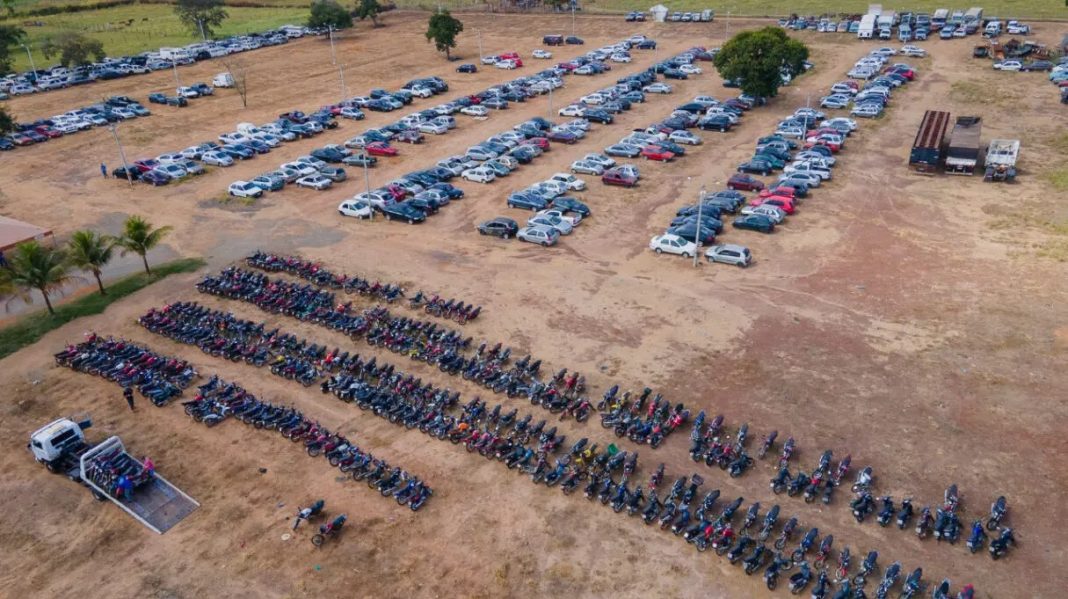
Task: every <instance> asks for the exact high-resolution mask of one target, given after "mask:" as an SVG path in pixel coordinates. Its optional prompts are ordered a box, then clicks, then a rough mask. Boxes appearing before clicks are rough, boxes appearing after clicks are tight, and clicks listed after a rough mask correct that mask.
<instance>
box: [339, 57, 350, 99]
mask: <svg viewBox="0 0 1068 599" xmlns="http://www.w3.org/2000/svg"><path fill="white" fill-rule="evenodd" d="M337 72H338V75H339V76H340V78H341V99H342V100H344V99H345V97H346V96H348V95H349V94H348V92H347V91H346V90H345V65H343V64H339V65H337Z"/></svg>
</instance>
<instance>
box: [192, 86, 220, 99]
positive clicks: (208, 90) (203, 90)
mask: <svg viewBox="0 0 1068 599" xmlns="http://www.w3.org/2000/svg"><path fill="white" fill-rule="evenodd" d="M190 88H191V89H192V90H193V91H195V92H197V93H198V94H200V95H202V96H210V95H212V94H214V93H215V90H214V89H213V88H212V87H211V86H210V85H208V84H207V83H194V84H193V85H191V86H190Z"/></svg>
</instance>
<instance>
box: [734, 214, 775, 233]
mask: <svg viewBox="0 0 1068 599" xmlns="http://www.w3.org/2000/svg"><path fill="white" fill-rule="evenodd" d="M734 228H735V229H749V230H751V231H760V232H761V233H771V232H772V231H774V230H775V223H774V222H772V220H771V219H770V218H768V217H766V216H761V215H759V214H747V215H744V216H739V217H738V218H735V219H734Z"/></svg>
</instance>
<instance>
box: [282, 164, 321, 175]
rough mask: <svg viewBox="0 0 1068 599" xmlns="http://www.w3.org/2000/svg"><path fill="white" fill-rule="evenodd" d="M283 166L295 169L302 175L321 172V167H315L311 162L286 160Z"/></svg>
mask: <svg viewBox="0 0 1068 599" xmlns="http://www.w3.org/2000/svg"><path fill="white" fill-rule="evenodd" d="M282 168H284V169H286V168H288V169H292V170H295V171H297V173H298V174H299V175H300V176H301V177H308V176H311V175H314V174H315V173H318V172H319V169H317V168H315V167H314V166H312V165H311V164H308V163H306V162H300V161H293V162H286V163H284V164H282Z"/></svg>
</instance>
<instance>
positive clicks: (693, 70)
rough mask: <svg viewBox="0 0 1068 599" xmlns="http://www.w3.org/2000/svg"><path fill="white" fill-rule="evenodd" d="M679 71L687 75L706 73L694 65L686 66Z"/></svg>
mask: <svg viewBox="0 0 1068 599" xmlns="http://www.w3.org/2000/svg"><path fill="white" fill-rule="evenodd" d="M679 70H680V71H682V72H683V73H686V74H687V75H700V74H701V73H703V72H704V71H702V70H701V67H699V66H696V65H692V64H684V65H682V66H681V67H679Z"/></svg>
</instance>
